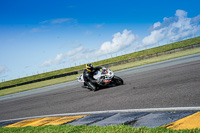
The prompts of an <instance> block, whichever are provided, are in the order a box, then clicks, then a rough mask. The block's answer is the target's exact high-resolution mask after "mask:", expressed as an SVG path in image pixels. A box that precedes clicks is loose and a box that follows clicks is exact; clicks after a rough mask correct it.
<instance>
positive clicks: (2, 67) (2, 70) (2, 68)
mask: <svg viewBox="0 0 200 133" xmlns="http://www.w3.org/2000/svg"><path fill="white" fill-rule="evenodd" d="M6 72H8V68H7V67H5V66H0V75H1V74H4V73H6Z"/></svg>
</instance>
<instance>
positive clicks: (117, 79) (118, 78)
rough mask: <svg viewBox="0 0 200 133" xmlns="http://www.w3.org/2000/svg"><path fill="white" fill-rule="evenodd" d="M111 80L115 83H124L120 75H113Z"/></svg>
mask: <svg viewBox="0 0 200 133" xmlns="http://www.w3.org/2000/svg"><path fill="white" fill-rule="evenodd" d="M113 81H114V83H115V84H116V85H123V84H124V81H123V80H122V79H121V78H120V77H117V76H114V77H113Z"/></svg>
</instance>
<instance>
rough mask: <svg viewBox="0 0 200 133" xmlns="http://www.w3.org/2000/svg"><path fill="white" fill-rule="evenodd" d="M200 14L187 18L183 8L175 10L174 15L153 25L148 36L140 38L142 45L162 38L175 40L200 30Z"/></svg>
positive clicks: (154, 42)
mask: <svg viewBox="0 0 200 133" xmlns="http://www.w3.org/2000/svg"><path fill="white" fill-rule="evenodd" d="M199 22H200V15H198V16H196V17H194V18H188V17H187V12H186V11H184V10H176V13H175V17H170V18H166V17H164V19H163V22H162V23H160V22H157V23H154V25H153V30H152V31H151V33H150V35H149V36H146V37H144V39H143V40H142V43H143V45H152V44H156V43H158V42H159V41H162V40H164V39H167V40H170V41H177V40H180V39H183V38H185V37H189V36H192V35H194V34H195V33H197V32H199V31H200V24H199Z"/></svg>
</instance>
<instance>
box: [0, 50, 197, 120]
mask: <svg viewBox="0 0 200 133" xmlns="http://www.w3.org/2000/svg"><path fill="white" fill-rule="evenodd" d="M116 75H118V76H120V77H121V78H123V79H124V82H125V84H124V85H122V86H116V87H110V88H105V89H101V90H98V91H96V92H92V91H89V90H87V89H85V88H81V84H79V83H77V82H76V81H73V82H69V83H65V84H60V86H59V85H56V87H55V86H53V87H49V90H46V91H41V89H38V92H39V93H36V92H34V93H30V94H26V95H23V96H21V95H20V97H15V95H18V94H14V95H12V97H9V96H7V99H6V98H4V97H3V98H4V99H3V100H0V120H6V119H15V118H22V117H31V116H39V115H50V114H60V113H75V112H90V111H104V110H123V109H142V108H167V107H199V106H200V102H199V101H200V54H196V55H193V56H188V57H182V58H178V59H173V60H169V61H164V62H159V63H154V64H150V65H145V66H141V67H137V68H131V69H127V70H122V71H119V72H116ZM46 88H48V87H46ZM52 88H53V89H52ZM19 94H21V93H19Z"/></svg>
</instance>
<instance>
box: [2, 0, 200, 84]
mask: <svg viewBox="0 0 200 133" xmlns="http://www.w3.org/2000/svg"><path fill="white" fill-rule="evenodd" d="M199 5H200V1H199V0H167V1H160V0H138V1H135V0H101V1H99V0H0V82H4V81H8V80H12V79H17V78H22V77H26V76H31V75H35V74H40V73H44V72H49V71H54V70H59V69H63V68H68V67H73V66H76V65H82V64H86V63H91V62H94V61H98V60H103V59H107V58H111V57H116V56H120V55H124V54H127V53H131V52H137V51H140V50H144V49H147V48H152V47H156V46H160V45H164V44H168V43H171V42H176V41H180V40H184V39H188V38H192V37H196V36H199V35H200V8H199Z"/></svg>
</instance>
